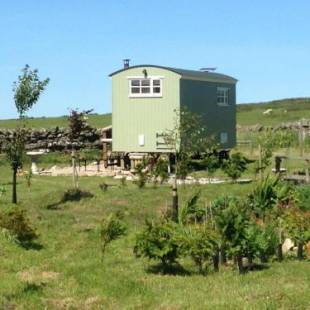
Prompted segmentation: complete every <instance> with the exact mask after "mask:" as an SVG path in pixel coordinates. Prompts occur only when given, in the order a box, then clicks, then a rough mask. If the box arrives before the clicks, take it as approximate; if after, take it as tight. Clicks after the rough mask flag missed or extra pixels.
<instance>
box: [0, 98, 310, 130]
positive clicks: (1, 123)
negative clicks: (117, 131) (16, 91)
mask: <svg viewBox="0 0 310 310" xmlns="http://www.w3.org/2000/svg"><path fill="white" fill-rule="evenodd" d="M267 109H272V110H273V111H272V114H271V115H264V114H263V112H264V111H265V110H267ZM88 118H89V119H88V122H89V124H90V125H91V126H93V127H98V128H99V127H105V126H108V125H110V124H111V114H103V115H99V114H92V115H89V116H88ZM301 118H308V119H310V98H292V99H282V100H275V101H270V102H262V103H247V104H238V105H237V123H238V124H239V125H255V124H262V125H276V124H279V123H282V122H291V121H296V120H299V119H301ZM27 122H28V126H29V127H32V128H52V127H56V126H58V127H66V126H67V117H66V116H60V117H39V118H30V119H28V120H27ZM16 124H17V120H0V128H14V127H16Z"/></svg>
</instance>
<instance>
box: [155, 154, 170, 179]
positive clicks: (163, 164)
mask: <svg viewBox="0 0 310 310" xmlns="http://www.w3.org/2000/svg"><path fill="white" fill-rule="evenodd" d="M152 176H153V178H154V182H155V183H157V179H158V178H159V179H160V184H162V183H163V182H165V181H166V180H167V179H168V177H169V175H168V162H167V160H164V159H162V158H159V159H158V160H157V161H156V163H155V165H154V167H153V169H152Z"/></svg>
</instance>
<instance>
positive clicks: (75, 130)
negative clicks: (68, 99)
mask: <svg viewBox="0 0 310 310" xmlns="http://www.w3.org/2000/svg"><path fill="white" fill-rule="evenodd" d="M91 112H92V110H87V111H82V112H79V111H78V110H77V109H76V110H74V109H72V110H70V114H69V117H68V122H69V140H70V142H71V150H72V152H71V158H72V177H73V186H74V188H75V189H77V188H78V173H77V168H76V149H75V145H76V144H77V143H78V139H79V137H80V134H81V132H82V131H84V130H85V129H86V128H87V127H88V124H87V122H86V121H85V119H84V117H85V115H87V114H89V113H91Z"/></svg>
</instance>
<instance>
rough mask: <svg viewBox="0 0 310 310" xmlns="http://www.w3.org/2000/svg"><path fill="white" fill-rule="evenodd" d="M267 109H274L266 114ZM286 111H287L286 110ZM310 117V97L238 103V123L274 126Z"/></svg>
mask: <svg viewBox="0 0 310 310" xmlns="http://www.w3.org/2000/svg"><path fill="white" fill-rule="evenodd" d="M267 109H273V112H272V114H271V115H264V114H263V112H264V111H265V110H267ZM285 111H286V112H285ZM301 118H306V119H310V98H296V99H283V100H276V101H271V102H265V103H256V104H253V103H252V104H239V105H237V123H238V125H255V124H261V125H267V126H272V125H273V126H274V125H278V124H281V123H283V122H292V121H297V120H299V119H301Z"/></svg>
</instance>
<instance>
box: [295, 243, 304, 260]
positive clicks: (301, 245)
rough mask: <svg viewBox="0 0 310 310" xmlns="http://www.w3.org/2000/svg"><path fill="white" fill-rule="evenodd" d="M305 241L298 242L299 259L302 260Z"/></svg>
mask: <svg viewBox="0 0 310 310" xmlns="http://www.w3.org/2000/svg"><path fill="white" fill-rule="evenodd" d="M303 247H304V245H303V243H302V242H298V244H297V258H298V259H299V260H302V259H303Z"/></svg>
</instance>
